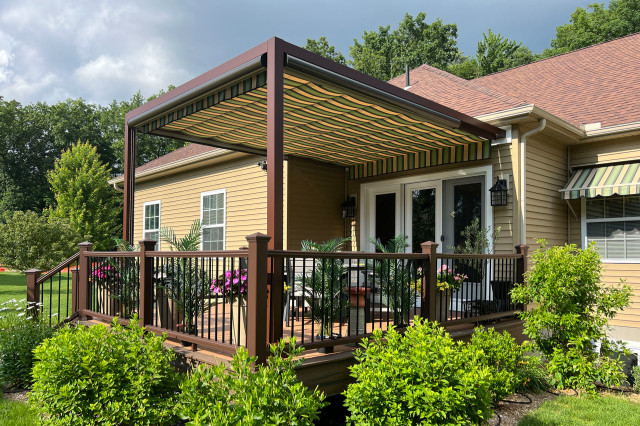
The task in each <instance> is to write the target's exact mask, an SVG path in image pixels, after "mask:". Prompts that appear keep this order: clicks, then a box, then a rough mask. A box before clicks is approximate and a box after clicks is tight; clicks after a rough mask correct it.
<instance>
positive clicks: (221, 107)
mask: <svg viewBox="0 0 640 426" xmlns="http://www.w3.org/2000/svg"><path fill="white" fill-rule="evenodd" d="M267 89H268V88H267V85H266V72H265V71H264V70H258V71H256V72H254V73H253V74H252V75H248V76H246V77H245V78H244V79H243V80H241V81H235V82H233V83H231V84H227V85H225V86H223V87H217V88H215V89H214V90H211V91H209V92H207V93H203V94H201V95H200V96H199V97H197V98H193V99H191V100H190V101H188V102H186V103H184V104H182V105H180V106H179V107H176V108H173V109H171V110H165V111H162V112H161V113H160V114H157V115H155V116H153V117H150V118H149V119H147V120H145V121H144V122H141V123H139V124H137V125H136V127H137V130H138V131H139V132H141V133H146V134H155V135H159V136H165V137H176V138H178V139H185V140H193V141H198V142H199V143H207V142H210V143H211V144H213V145H215V144H216V143H220V144H224V145H219V146H224V147H227V148H230V149H233V147H246V148H249V149H253V150H264V149H266V139H267V136H266V130H267V129H266V117H267ZM284 153H285V155H292V156H298V157H305V158H311V159H315V160H319V161H325V162H330V163H333V164H338V165H342V166H344V167H347V168H348V170H349V177H350V178H351V179H359V178H363V177H369V176H376V175H381V174H387V173H394V172H400V171H404V170H411V169H417V168H426V167H430V166H436V165H442V164H451V163H459V162H465V161H474V160H484V159H488V158H490V156H491V143H490V141H489V140H488V139H484V138H482V137H479V136H476V135H475V134H473V133H471V132H468V131H465V130H462V129H452V128H448V127H446V126H445V125H443V124H441V123H438V122H435V121H433V120H430V119H427V118H425V117H422V116H420V115H419V114H417V113H415V112H413V111H409V110H405V109H402V108H399V107H397V106H394V105H388V104H381V103H380V102H376V101H375V100H374V99H372V98H370V97H369V96H366V95H363V94H361V93H357V92H355V91H353V90H350V89H349V88H345V87H341V86H339V85H336V84H334V83H330V82H328V81H324V80H322V79H318V78H314V77H311V76H309V75H306V74H304V73H301V72H298V71H295V70H292V69H289V68H287V69H286V72H285V75H284Z"/></svg>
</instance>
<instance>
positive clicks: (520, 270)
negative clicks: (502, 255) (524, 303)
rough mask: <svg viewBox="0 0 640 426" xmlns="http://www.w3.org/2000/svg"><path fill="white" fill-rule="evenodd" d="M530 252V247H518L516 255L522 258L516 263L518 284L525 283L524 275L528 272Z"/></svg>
mask: <svg viewBox="0 0 640 426" xmlns="http://www.w3.org/2000/svg"><path fill="white" fill-rule="evenodd" d="M528 252H529V246H527V245H524V244H520V245H517V246H516V254H521V255H522V257H521V258H519V259H518V261H517V262H516V282H517V283H521V284H522V283H524V273H525V272H527V253H528Z"/></svg>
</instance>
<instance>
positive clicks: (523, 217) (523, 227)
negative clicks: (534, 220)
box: [520, 118, 547, 244]
mask: <svg viewBox="0 0 640 426" xmlns="http://www.w3.org/2000/svg"><path fill="white" fill-rule="evenodd" d="M538 123H539V124H538V126H537V127H536V128H534V129H531V130H529V131H528V132H527V133H525V134H523V135H522V136H521V137H520V167H521V170H520V194H521V202H520V208H521V209H522V210H521V214H520V244H527V195H526V180H527V163H526V158H527V151H526V148H525V147H526V146H527V145H526V142H527V137H528V136H531V135H533V134H536V133H539V132H541V131H542V130H544V128H545V127H546V126H547V120H546V119H545V118H541V119H540V120H539V121H538Z"/></svg>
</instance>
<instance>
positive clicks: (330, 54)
mask: <svg viewBox="0 0 640 426" xmlns="http://www.w3.org/2000/svg"><path fill="white" fill-rule="evenodd" d="M304 48H305V49H307V50H308V51H309V52H313V53H316V54H318V55H320V56H324V57H325V58H327V59H331V60H332V61H335V62H337V63H339V64H342V65H346V64H347V59H346V58H345V57H344V55H343V54H342V53H340V52H339V51H338V50H336V48H335V46H333V45H332V44H329V42H328V41H327V38H326V37H324V36H323V37H320V38H319V39H318V40H315V39H312V38H308V39H307V44H306V45H305V46H304Z"/></svg>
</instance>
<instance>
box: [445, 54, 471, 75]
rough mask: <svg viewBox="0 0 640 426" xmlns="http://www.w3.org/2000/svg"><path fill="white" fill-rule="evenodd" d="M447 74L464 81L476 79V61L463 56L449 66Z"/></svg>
mask: <svg viewBox="0 0 640 426" xmlns="http://www.w3.org/2000/svg"><path fill="white" fill-rule="evenodd" d="M447 72H449V73H451V74H453V75H457V76H458V77H460V78H464V79H465V80H471V79H474V78H476V77H478V61H476V60H475V59H474V58H470V57H468V56H463V57H461V58H460V60H458V61H456V62H454V63H452V64H451V65H449V66H448V67H447Z"/></svg>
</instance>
